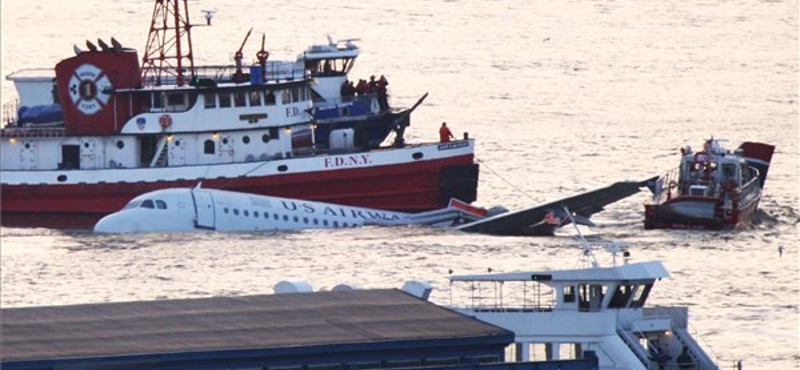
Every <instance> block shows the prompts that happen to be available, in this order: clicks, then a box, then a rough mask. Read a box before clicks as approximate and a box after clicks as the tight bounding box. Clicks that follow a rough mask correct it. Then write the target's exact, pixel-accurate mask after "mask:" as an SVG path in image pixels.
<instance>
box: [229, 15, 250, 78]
mask: <svg viewBox="0 0 800 370" xmlns="http://www.w3.org/2000/svg"><path fill="white" fill-rule="evenodd" d="M252 32H253V27H250V30H249V31H247V35H245V36H244V41H242V46H239V50H236V54H234V56H233V60H234V61H235V62H236V72H234V74H233V81H234V82H236V83H240V82H244V80H245V77H244V72H242V59H244V54H242V50H243V49H244V45H245V44H247V39H249V38H250V33H252Z"/></svg>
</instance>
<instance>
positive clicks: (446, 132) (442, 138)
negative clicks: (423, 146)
mask: <svg viewBox="0 0 800 370" xmlns="http://www.w3.org/2000/svg"><path fill="white" fill-rule="evenodd" d="M452 138H453V133H452V132H450V129H449V128H447V122H442V127H440V128H439V142H442V143H447V142H450V139H452Z"/></svg>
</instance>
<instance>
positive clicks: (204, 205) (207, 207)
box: [192, 190, 216, 230]
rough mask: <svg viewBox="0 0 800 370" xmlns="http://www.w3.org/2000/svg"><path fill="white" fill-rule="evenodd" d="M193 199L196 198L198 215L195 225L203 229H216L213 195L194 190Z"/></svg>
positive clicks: (195, 206)
mask: <svg viewBox="0 0 800 370" xmlns="http://www.w3.org/2000/svg"><path fill="white" fill-rule="evenodd" d="M192 197H193V198H194V208H195V214H196V215H197V220H195V225H196V226H197V227H199V228H203V229H210V230H214V229H216V226H215V225H214V198H213V197H212V196H211V193H210V192H207V191H203V190H194V191H192Z"/></svg>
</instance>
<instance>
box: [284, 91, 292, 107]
mask: <svg viewBox="0 0 800 370" xmlns="http://www.w3.org/2000/svg"><path fill="white" fill-rule="evenodd" d="M291 101H292V92H291V91H290V90H289V89H284V90H281V104H289V102H291Z"/></svg>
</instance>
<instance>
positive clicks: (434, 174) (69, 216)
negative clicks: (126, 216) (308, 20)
mask: <svg viewBox="0 0 800 370" xmlns="http://www.w3.org/2000/svg"><path fill="white" fill-rule="evenodd" d="M462 143H463V145H462V146H461V147H457V146H456V147H454V146H450V147H447V146H443V145H429V146H421V147H409V148H404V149H399V150H398V149H393V150H385V151H380V150H379V151H371V152H367V153H357V154H344V155H338V156H315V157H311V158H294V159H285V160H277V161H270V162H253V163H247V164H237V165H235V166H234V165H230V164H229V165H213V166H192V167H191V168H185V169H179V168H159V169H131V170H124V169H115V170H93V171H60V172H59V171H44V172H52V173H48V174H44V175H43V176H40V177H44V178H47V177H50V178H57V177H58V176H63V174H66V175H67V176H70V177H69V178H68V179H69V181H73V182H74V183H68V184H52V183H8V182H6V178H7V176H5V175H6V174H7V173H4V180H3V188H2V224H3V225H4V226H10V227H50V228H91V227H92V226H93V225H94V223H96V222H97V221H98V220H99V219H100V218H102V217H103V216H105V215H107V214H109V213H112V212H115V211H117V210H119V209H121V208H122V207H123V206H124V205H125V204H126V203H127V202H128V201H129V200H130V199H132V198H133V197H135V196H137V195H139V194H143V193H146V192H149V191H153V190H158V189H164V188H173V187H191V186H195V185H197V184H198V183H199V182H202V186H203V187H205V188H212V189H225V190H231V191H238V192H246V193H254V194H261V195H272V196H279V197H287V198H298V199H306V200H313V201H321V202H329V203H337V204H343V205H350V206H358V207H367V208H378V209H384V210H393V211H405V212H420V211H426V210H432V209H437V208H443V207H446V206H447V202H448V201H449V199H450V198H451V197H454V198H459V199H461V200H464V201H466V202H472V201H474V200H475V198H476V194H477V183H478V181H477V180H478V167H477V164H474V156H473V142H471V141H464V142H462ZM232 167H236V168H234V169H232ZM7 172H10V171H7ZM82 172H89V173H88V174H83V173H82ZM102 172H106V173H105V174H103V173H102ZM126 172H127V173H126ZM200 174H208V175H207V176H202V175H200ZM16 175H19V174H16ZM80 175H86V176H91V177H90V178H87V177H84V178H78V177H80ZM11 177H14V176H11ZM157 177H162V178H161V179H157V180H154V178H157ZM73 178H74V179H73ZM137 178H138V179H139V180H141V181H137ZM62 179H63V178H62ZM114 179H117V180H116V181H115V180H114ZM123 179H124V180H123ZM93 180H97V181H93Z"/></svg>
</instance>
